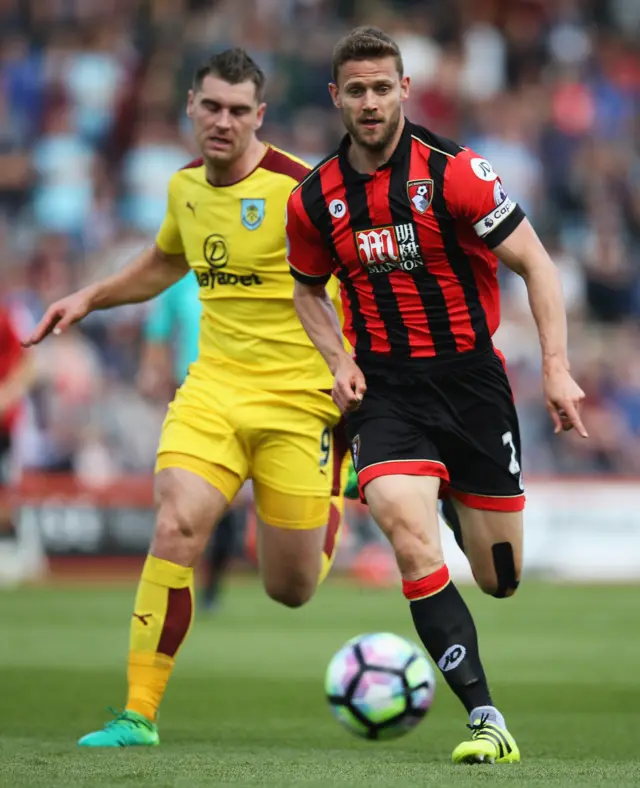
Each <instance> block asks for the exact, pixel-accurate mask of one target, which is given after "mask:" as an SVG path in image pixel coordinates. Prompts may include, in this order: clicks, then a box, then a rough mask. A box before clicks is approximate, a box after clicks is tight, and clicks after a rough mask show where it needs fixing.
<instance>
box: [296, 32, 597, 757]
mask: <svg viewBox="0 0 640 788" xmlns="http://www.w3.org/2000/svg"><path fill="white" fill-rule="evenodd" d="M333 72H334V73H333V75H334V83H335V84H332V85H331V95H332V98H333V101H334V103H335V105H336V107H338V108H339V109H340V110H341V112H342V117H343V121H344V124H345V126H346V129H347V132H348V133H347V135H346V136H345V138H344V140H343V142H342V144H341V145H340V147H339V149H338V151H337V152H336V153H335V154H334V155H332V156H330V157H329V158H327V159H326V160H325V161H324V162H322V163H320V164H319V165H318V166H317V167H316V168H315V170H314V171H313V172H312V173H311V174H310V175H309V176H308V177H307V178H306V179H305V180H304V181H303V182H302V184H301V185H300V186H299V187H298V188H297V189H296V190H295V191H294V192H293V193H292V195H291V197H290V199H289V203H288V208H287V212H288V216H287V233H288V240H289V263H290V266H291V272H292V274H293V276H294V277H295V279H296V284H295V291H294V300H295V303H296V308H297V311H298V315H299V316H300V319H301V321H302V323H303V325H304V327H305V328H306V330H307V333H308V334H309V336H310V337H311V339H312V341H313V342H314V344H315V345H316V347H317V348H318V349H319V350H320V352H321V353H322V354H323V356H324V358H325V360H326V361H327V363H328V365H329V367H330V368H331V370H332V372H333V373H334V376H335V383H334V389H333V396H334V399H335V401H336V403H337V404H338V405H339V406H340V408H341V409H342V410H343V411H345V412H347V414H348V416H347V423H348V429H349V433H350V436H349V437H350V440H351V445H352V454H353V459H354V464H355V467H356V470H357V472H358V481H359V486H360V490H361V495H362V496H363V499H364V500H366V502H367V503H368V504H369V507H370V510H371V513H372V515H373V517H374V518H375V520H376V521H377V522H378V524H379V525H380V527H381V528H382V530H383V531H384V533H385V534H386V535H387V537H388V538H389V540H390V542H391V544H392V546H393V548H394V551H395V554H396V558H397V561H398V566H399V567H400V571H401V573H402V577H403V590H404V594H405V596H406V597H407V599H408V600H409V602H410V607H411V613H412V616H413V620H414V623H415V626H416V630H417V632H418V634H419V635H420V638H421V639H422V641H423V643H424V645H425V647H426V648H427V650H428V651H429V653H430V655H431V657H432V658H433V660H434V661H435V662H436V663H437V664H438V666H439V667H440V669H441V670H442V672H443V675H444V677H445V679H446V680H447V682H448V683H449V685H450V686H451V688H452V689H453V691H454V692H455V693H456V695H457V696H458V697H459V698H460V700H461V701H462V703H463V704H464V705H465V707H466V709H467V711H468V712H469V714H470V717H471V727H472V730H473V733H472V735H471V739H470V740H469V741H466V742H463V743H462V744H461V745H459V746H458V747H457V748H456V749H455V750H454V753H453V760H454V761H455V762H479V761H491V762H503V763H504V762H514V761H518V760H519V759H520V754H519V751H518V748H517V745H516V743H515V741H514V739H513V737H512V736H511V735H510V734H509V732H508V731H507V729H506V725H505V722H504V718H503V716H502V715H501V714H500V712H499V711H498V710H497V709H496V708H495V706H494V705H493V700H492V698H491V695H490V692H489V689H488V686H487V680H486V678H485V674H484V670H483V668H482V664H481V661H480V655H479V652H478V642H477V635H476V629H475V625H474V622H473V619H472V617H471V614H470V612H469V610H468V608H467V606H466V605H465V603H464V601H463V599H462V597H461V596H460V594H459V593H458V591H457V590H456V588H455V586H454V585H453V584H452V583H451V581H450V578H449V573H448V570H447V567H446V565H445V562H444V558H443V554H442V548H441V545H440V538H439V530H438V497H439V496H441V497H443V498H444V499H445V504H443V509H444V513H445V515H446V517H447V519H448V520H449V521H450V522H451V523H452V525H453V526H454V530H456V531H457V537H458V539H459V544H461V546H462V547H463V549H464V551H465V553H466V555H467V557H468V559H469V561H470V564H471V568H472V570H473V574H474V577H475V578H476V580H477V582H478V584H479V585H480V587H481V588H482V590H483V591H485V592H487V593H489V594H492V595H494V596H496V597H507V596H510V595H512V594H513V593H514V592H515V590H516V588H517V586H518V581H519V577H520V571H521V564H522V509H523V507H524V491H523V486H522V473H521V466H520V462H521V461H520V436H519V430H518V420H517V416H516V411H515V408H514V404H513V398H512V394H511V389H510V386H509V382H508V380H507V376H506V374H505V370H504V365H503V360H502V357H501V356H500V354H499V352H498V351H497V350H496V349H495V348H494V347H493V343H492V336H493V334H494V332H495V330H496V328H497V327H498V323H499V291H498V282H497V277H496V272H497V267H498V258H500V259H501V260H502V261H503V262H504V263H506V265H508V266H509V267H510V268H511V269H513V270H514V271H516V272H517V273H519V274H520V275H522V276H523V277H524V279H525V281H526V283H527V287H528V290H529V297H530V302H531V308H532V311H533V315H534V317H535V320H536V323H537V326H538V332H539V335H540V344H541V346H542V355H543V364H544V392H545V396H546V401H547V406H548V408H549V411H550V413H551V416H552V418H553V421H554V424H555V427H556V432H560V431H561V430H562V429H568V428H571V427H575V428H576V429H577V431H578V432H579V433H580V434H581V435H583V436H585V437H586V432H585V430H584V427H583V425H582V422H581V420H580V415H579V406H580V402H581V400H582V398H583V396H584V395H583V393H582V391H581V390H580V388H579V387H578V386H577V384H576V383H575V382H574V381H573V379H572V377H571V375H570V374H569V365H568V362H567V351H566V319H565V309H564V305H563V301H562V295H561V291H560V286H559V281H558V276H557V273H556V270H555V267H554V265H553V263H552V262H551V260H550V258H549V257H548V255H547V253H546V252H545V250H544V248H543V247H542V245H541V244H540V242H539V240H538V238H537V236H536V234H535V232H534V230H533V229H532V227H531V225H530V224H529V222H528V221H527V219H526V217H525V215H524V213H523V211H522V209H521V208H520V207H519V206H518V205H517V203H516V202H515V201H514V200H513V199H511V198H510V197H509V196H508V195H507V193H506V191H505V189H504V187H503V185H502V183H501V181H500V179H499V178H498V177H497V175H496V173H495V172H494V171H493V169H492V167H491V165H490V164H489V162H487V161H485V160H484V159H483V158H482V157H481V156H479V155H478V154H477V153H474V152H473V151H472V150H469V149H466V148H463V147H461V146H460V145H457V144H456V143H454V142H451V141H450V140H447V139H444V138H442V137H439V136H438V135H436V134H434V133H433V132H431V131H429V130H428V129H425V128H422V127H420V126H416V125H414V124H412V123H410V122H409V121H408V120H407V119H406V118H405V117H404V115H403V112H402V103H403V101H404V100H405V99H406V98H407V96H408V92H409V78H408V77H406V76H404V75H403V68H402V59H401V55H400V52H399V50H398V47H397V45H396V44H395V42H393V41H392V40H391V39H390V38H388V37H387V36H386V35H385V34H384V33H382V32H381V31H379V30H377V29H375V28H359V29H356V30H354V31H353V33H352V34H351V35H350V36H347V38H345V39H343V40H342V41H341V42H339V44H338V45H337V46H336V49H335V51H334V58H333ZM332 273H334V274H336V275H337V276H338V278H339V279H340V281H341V290H342V300H343V307H344V314H345V326H344V331H345V334H346V336H347V338H348V339H349V341H350V343H351V345H352V346H353V348H354V357H353V358H352V357H351V356H350V355H349V354H347V353H346V352H345V350H344V348H343V344H342V338H341V334H340V328H339V323H338V320H337V317H336V314H335V312H334V310H333V307H332V305H331V302H330V300H329V299H328V298H327V295H326V293H325V289H324V286H325V283H326V282H327V281H328V279H329V276H330V275H331V274H332Z"/></svg>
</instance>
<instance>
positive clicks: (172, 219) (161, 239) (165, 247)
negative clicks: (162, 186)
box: [156, 176, 184, 254]
mask: <svg viewBox="0 0 640 788" xmlns="http://www.w3.org/2000/svg"><path fill="white" fill-rule="evenodd" d="M175 189H176V182H175V176H174V177H173V178H172V179H171V181H170V182H169V197H168V200H167V212H166V214H165V217H164V221H163V222H162V225H161V227H160V230H159V231H158V235H157V236H156V246H158V248H160V249H161V250H162V251H163V252H164V253H165V254H184V246H183V245H182V238H181V236H180V228H179V227H178V221H177V219H176V213H175Z"/></svg>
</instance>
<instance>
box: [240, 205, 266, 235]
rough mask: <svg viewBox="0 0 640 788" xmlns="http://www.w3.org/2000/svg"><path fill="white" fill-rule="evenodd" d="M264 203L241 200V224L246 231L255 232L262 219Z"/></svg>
mask: <svg viewBox="0 0 640 788" xmlns="http://www.w3.org/2000/svg"><path fill="white" fill-rule="evenodd" d="M264 204H265V201H264V200H263V199H261V200H255V199H253V200H246V199H245V200H242V202H241V218H242V224H244V226H245V227H246V228H247V230H257V229H258V227H260V225H261V224H262V220H263V219H264V207H265V205H264Z"/></svg>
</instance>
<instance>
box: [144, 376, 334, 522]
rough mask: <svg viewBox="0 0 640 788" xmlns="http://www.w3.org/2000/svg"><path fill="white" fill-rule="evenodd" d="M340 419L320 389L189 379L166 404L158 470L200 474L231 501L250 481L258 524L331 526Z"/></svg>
mask: <svg viewBox="0 0 640 788" xmlns="http://www.w3.org/2000/svg"><path fill="white" fill-rule="evenodd" d="M339 418H340V414H339V412H338V409H337V408H336V406H335V405H334V404H333V401H332V400H331V396H330V395H329V394H327V393H325V392H322V391H282V392H267V391H262V390H259V389H252V388H245V387H242V386H239V385H228V384H227V383H219V382H216V381H211V380H201V379H199V378H194V377H192V376H191V375H189V376H188V377H187V380H186V381H185V383H184V384H183V386H182V387H181V388H180V389H179V390H178V392H177V394H176V397H175V399H174V401H173V402H172V403H171V405H170V406H169V411H168V413H167V417H166V419H165V421H164V425H163V428H162V434H161V436H160V445H159V447H158V459H157V463H156V471H158V470H162V469H164V468H176V467H177V468H184V469H185V470H189V471H191V472H193V473H197V474H198V475H200V476H202V477H204V478H205V479H206V480H207V481H209V482H210V483H211V484H213V486H215V487H216V488H217V489H219V490H220V491H221V492H222V494H223V495H224V496H225V497H226V498H227V500H229V501H231V500H232V499H233V498H234V497H235V495H236V494H237V492H238V490H239V489H240V487H241V486H242V484H243V483H244V481H245V480H246V479H247V478H251V479H253V486H254V496H255V499H256V508H257V510H258V514H259V516H260V517H261V519H263V520H264V521H265V522H267V523H269V524H270V525H276V526H281V527H285V528H296V527H297V528H315V527H318V526H320V525H324V524H325V523H326V522H327V518H328V513H329V502H330V498H331V494H332V492H334V490H336V489H337V488H339V481H338V480H339V475H340V466H341V464H342V457H343V455H344V450H345V446H343V441H339V443H340V446H339V448H338V449H337V451H338V453H339V454H338V455H336V458H335V459H336V461H334V452H335V451H336V449H335V443H336V441H335V438H334V428H335V427H336V425H337V424H338V421H339Z"/></svg>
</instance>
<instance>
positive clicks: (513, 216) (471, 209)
mask: <svg viewBox="0 0 640 788" xmlns="http://www.w3.org/2000/svg"><path fill="white" fill-rule="evenodd" d="M444 197H445V201H446V203H447V207H448V208H449V211H450V212H451V214H452V215H453V216H454V217H455V218H456V219H460V220H462V221H466V222H469V224H470V225H471V226H472V227H473V230H474V232H475V233H476V235H477V236H478V237H479V238H481V239H482V240H483V241H484V242H485V243H486V245H487V246H488V247H489V248H490V249H494V248H495V247H496V246H498V245H499V244H501V243H502V242H503V241H505V240H506V239H507V238H508V237H509V236H510V235H511V233H512V232H513V231H514V230H515V229H516V227H517V226H518V225H519V224H520V222H521V221H522V220H523V219H524V218H525V214H524V211H523V210H522V208H521V207H520V206H519V205H518V204H517V203H516V202H515V201H514V200H512V199H511V198H510V197H509V195H508V194H507V192H506V190H505V188H504V186H503V185H502V181H501V180H500V178H499V177H498V175H497V173H496V172H495V170H494V169H493V167H492V166H491V164H490V163H489V162H488V161H487V160H486V159H483V158H481V157H480V156H478V155H477V154H476V153H474V152H473V151H471V150H464V151H463V152H462V153H459V154H458V155H457V156H456V158H455V159H454V160H453V161H451V162H450V163H449V166H448V167H447V170H446V172H445V185H444Z"/></svg>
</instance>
